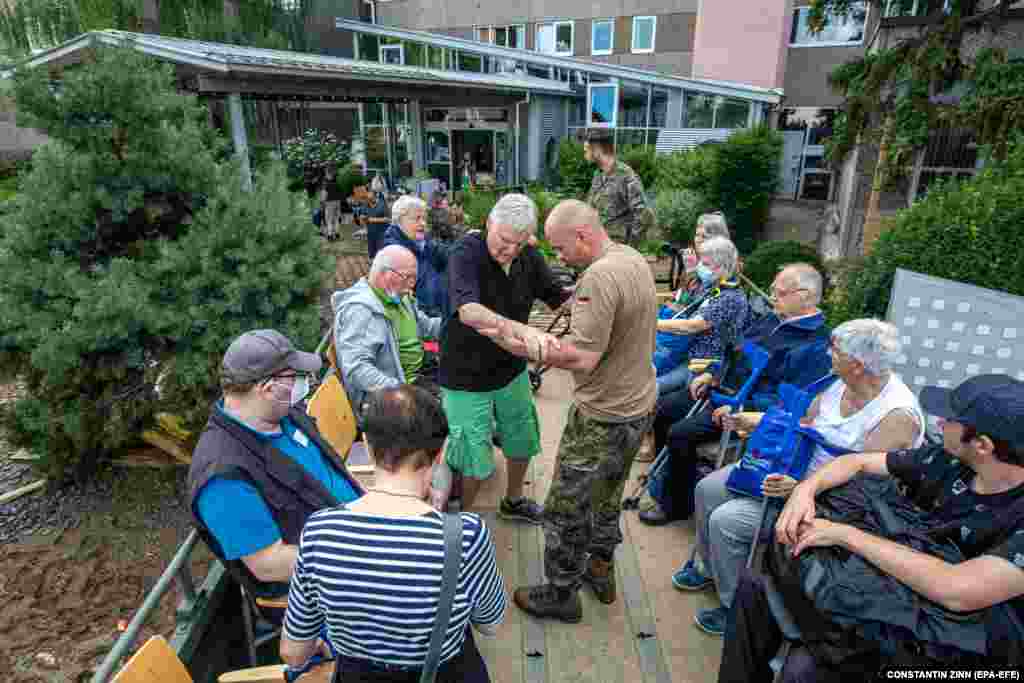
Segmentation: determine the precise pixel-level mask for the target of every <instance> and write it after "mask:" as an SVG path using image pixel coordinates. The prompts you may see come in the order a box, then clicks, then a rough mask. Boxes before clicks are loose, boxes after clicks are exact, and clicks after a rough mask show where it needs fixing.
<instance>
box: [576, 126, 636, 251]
mask: <svg viewBox="0 0 1024 683" xmlns="http://www.w3.org/2000/svg"><path fill="white" fill-rule="evenodd" d="M614 135H615V131H614V130H612V129H610V128H591V129H590V130H589V131H587V136H586V139H585V141H584V143H583V156H584V157H585V158H586V160H587V161H589V162H592V163H594V164H597V171H595V172H594V180H593V182H591V184H590V192H589V193H588V194H587V203H588V204H590V205H591V206H592V207H594V208H595V209H597V212H598V214H599V215H600V217H601V222H602V223H603V224H604V226H605V229H606V230H607V231H608V236H609V237H611V238H612V239H613V240H615V241H616V242H622V243H623V244H629V245H631V246H634V247H635V246H637V245H639V244H640V243H641V242H643V241H644V239H646V236H647V229H648V228H649V227H650V225H651V224H652V223H653V214H652V213H651V211H650V210H649V209H648V208H647V199H646V198H645V197H644V184H643V182H641V180H640V176H638V175H637V174H636V172H635V171H634V170H633V169H631V168H630V167H629V166H627V165H626V164H624V163H622V162H621V161H619V160H618V159H617V158H616V156H615V141H614V137H613V136H614Z"/></svg>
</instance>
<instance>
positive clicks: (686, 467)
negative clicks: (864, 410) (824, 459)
mask: <svg viewBox="0 0 1024 683" xmlns="http://www.w3.org/2000/svg"><path fill="white" fill-rule="evenodd" d="M822 284H823V283H822V278H821V274H820V273H819V272H818V271H816V270H815V269H814V268H813V267H812V266H810V265H808V264H806V263H794V264H792V265H789V266H786V267H785V268H783V269H782V271H781V272H779V274H778V275H777V276H776V277H775V281H774V282H773V283H772V287H771V295H772V305H773V307H774V309H775V312H774V315H769V316H766V317H764V318H761V319H759V320H757V321H755V322H754V323H753V324H752V325H751V327H750V328H748V329H747V330H746V332H745V333H744V334H743V335H742V336H743V338H744V339H745V340H746V341H750V342H753V343H755V344H757V345H759V346H761V347H762V348H764V349H765V350H766V351H768V353H770V354H771V360H770V361H769V363H768V367H767V368H765V370H764V372H762V373H761V377H760V378H759V380H758V382H757V386H756V387H755V388H754V391H753V392H752V393H751V395H750V399H749V400H748V405H747V406H745V408H746V409H748V410H757V411H762V412H763V411H765V410H767V409H768V407H770V406H772V405H774V404H775V403H776V402H777V401H778V394H777V392H778V387H779V385H780V384H783V383H786V384H794V385H796V386H799V387H807V386H808V385H810V384H812V383H814V382H816V381H818V380H820V379H822V378H823V377H826V376H828V375H829V374H830V372H831V367H832V362H831V360H830V359H829V355H828V345H829V339H830V335H831V331H830V330H829V328H828V327H827V326H826V325H825V316H824V314H823V313H822V312H821V311H820V310H819V309H818V304H819V303H820V302H821V292H822ZM740 332H742V330H741V331H740ZM716 369H717V368H716V367H715V366H712V367H710V368H708V372H705V373H704V374H702V375H700V376H698V377H696V378H694V380H693V381H692V382H691V383H690V391H689V392H683V391H680V392H675V393H674V394H671V395H670V399H669V400H667V401H659V405H658V412H657V417H656V418H655V422H654V444H655V449H656V450H655V452H659V453H660V452H661V449H662V447H664V446H668V449H669V452H670V453H671V456H670V458H669V461H668V463H667V464H666V466H665V467H663V468H662V469H661V472H660V473H659V476H658V477H656V478H654V479H653V480H652V481H651V482H650V484H649V486H648V490H649V491H650V494H651V498H653V499H654V505H653V506H651V507H649V508H647V509H646V510H643V511H641V513H640V521H642V522H644V523H646V524H652V525H658V524H665V523H667V522H669V521H672V520H674V519H686V518H687V517H689V516H690V515H691V514H693V489H694V486H696V484H697V453H696V448H697V446H698V445H700V444H702V443H706V442H708V441H717V440H718V439H719V438H720V437H721V435H722V429H721V416H722V412H723V409H718V410H713V409H712V408H711V407H708V408H706V409H705V410H704V412H702V413H699V414H697V415H694V416H693V417H690V418H687V417H685V416H686V414H687V413H688V412H689V410H690V408H691V406H692V405H693V403H694V401H696V400H698V399H699V398H701V397H703V396H704V395H705V394H706V393H707V392H708V391H709V390H710V389H711V388H712V387H714V386H715V385H716V383H717V381H718V380H717V379H716V372H715V370H716ZM749 376H750V366H749V364H748V363H747V362H746V359H745V358H744V357H743V356H742V354H740V356H739V359H738V362H736V363H734V367H733V368H732V369H731V371H730V372H729V374H728V376H727V378H726V380H727V382H726V384H727V385H729V386H733V387H737V386H740V385H741V384H742V383H743V382H744V381H746V379H747V378H748V377H749ZM828 384H829V382H821V383H820V384H819V385H818V386H817V387H816V388H817V389H818V390H819V391H820V390H822V389H824V388H826V387H827V386H828Z"/></svg>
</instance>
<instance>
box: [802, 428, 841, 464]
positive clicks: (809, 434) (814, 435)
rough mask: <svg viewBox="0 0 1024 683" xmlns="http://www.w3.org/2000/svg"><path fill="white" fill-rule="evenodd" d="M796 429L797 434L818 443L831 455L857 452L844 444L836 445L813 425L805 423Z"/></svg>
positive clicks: (837, 455)
mask: <svg viewBox="0 0 1024 683" xmlns="http://www.w3.org/2000/svg"><path fill="white" fill-rule="evenodd" d="M796 431H797V434H799V435H800V436H804V437H806V438H808V439H809V440H811V441H813V442H814V443H816V444H817V445H819V446H821V447H822V449H823V450H824V451H825V452H826V453H828V454H829V455H834V456H836V457H839V456H840V455H847V454H848V453H853V452H855V451H852V450H850V449H849V448H844V447H843V446H836V445H835V444H833V443H829V442H828V441H827V440H826V439H825V437H824V436H822V435H821V432H819V431H818V430H817V429H814V428H813V427H804V426H803V425H801V426H799V427H797V428H796Z"/></svg>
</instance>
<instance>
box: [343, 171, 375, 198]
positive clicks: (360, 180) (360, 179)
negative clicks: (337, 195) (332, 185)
mask: <svg viewBox="0 0 1024 683" xmlns="http://www.w3.org/2000/svg"><path fill="white" fill-rule="evenodd" d="M369 184H370V179H369V178H367V177H366V176H364V175H363V174H362V172H361V171H359V170H357V169H356V168H353V167H352V166H349V167H348V169H347V170H345V171H344V172H343V173H339V174H338V189H339V190H341V196H342V197H344V198H345V199H348V198H349V197H351V196H352V191H353V190H355V189H356V188H357V187H359V186H360V185H367V186H369Z"/></svg>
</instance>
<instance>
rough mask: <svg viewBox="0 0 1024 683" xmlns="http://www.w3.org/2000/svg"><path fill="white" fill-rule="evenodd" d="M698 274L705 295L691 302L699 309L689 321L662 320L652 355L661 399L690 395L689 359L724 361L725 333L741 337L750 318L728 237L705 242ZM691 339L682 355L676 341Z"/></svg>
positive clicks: (697, 270)
mask: <svg viewBox="0 0 1024 683" xmlns="http://www.w3.org/2000/svg"><path fill="white" fill-rule="evenodd" d="M700 254H701V255H700V263H698V264H697V268H696V271H695V272H696V274H697V278H698V279H699V280H700V282H701V293H700V294H699V295H698V297H697V298H696V299H695V300H693V301H691V302H690V307H692V306H693V305H697V302H698V301H700V304H699V306H698V308H697V309H696V310H695V311H693V313H692V314H691V315H689V316H688V317H678V318H671V319H668V320H659V321H658V344H657V346H656V347H655V350H654V367H655V369H656V371H657V374H658V394H659V395H660V396H666V395H668V394H669V393H671V392H673V391H680V390H686V389H687V388H688V387H689V386H690V380H692V379H693V374H692V373H691V372H690V369H689V367H688V363H689V359H690V358H721V357H722V351H723V348H724V346H725V344H726V342H728V341H729V339H726V338H725V337H726V334H723V332H725V331H726V330H731V331H733V333H734V334H736V335H738V334H739V333H740V332H742V331H743V330H744V329H745V328H746V326H747V321H748V319H749V317H750V307H749V306H748V304H747V297H746V295H745V294H744V293H743V290H742V289H741V288H740V286H739V283H738V282H737V281H736V279H735V278H736V263H737V261H738V259H739V253H738V252H737V251H736V246H735V245H734V244H733V243H732V242H731V241H730V240H729V238H727V237H712V238H710V239H708V240H707V241H705V242H703V245H702V247H701V252H700ZM678 335H687V336H689V337H690V339H691V341H690V343H689V346H688V348H686V349H684V350H682V352H679V351H674V349H679V348H680V347H679V345H678V344H677V343H676V340H675V339H673V337H676V338H678Z"/></svg>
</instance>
